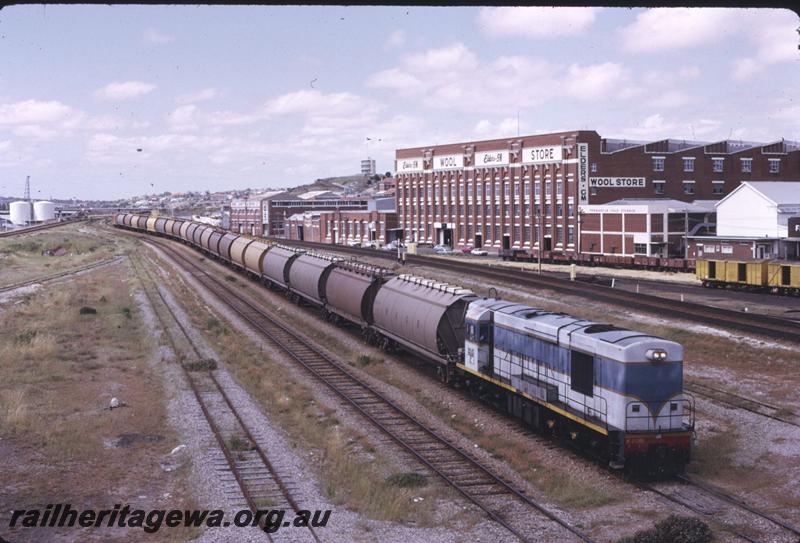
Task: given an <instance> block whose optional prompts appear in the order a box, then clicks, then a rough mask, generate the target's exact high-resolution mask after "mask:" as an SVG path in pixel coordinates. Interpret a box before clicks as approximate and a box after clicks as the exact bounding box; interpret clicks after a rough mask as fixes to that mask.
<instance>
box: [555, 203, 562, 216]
mask: <svg viewBox="0 0 800 543" xmlns="http://www.w3.org/2000/svg"><path fill="white" fill-rule="evenodd" d="M563 215H564V204H556V216H557V217H562V216H563Z"/></svg>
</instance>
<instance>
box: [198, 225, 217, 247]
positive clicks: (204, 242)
mask: <svg viewBox="0 0 800 543" xmlns="http://www.w3.org/2000/svg"><path fill="white" fill-rule="evenodd" d="M213 233H214V229H213V228H212V227H210V226H208V227H206V229H205V230H203V231H202V232H200V248H201V249H205V250H206V251H210V250H211V247H210V246H209V241H210V240H211V235H212V234H213Z"/></svg>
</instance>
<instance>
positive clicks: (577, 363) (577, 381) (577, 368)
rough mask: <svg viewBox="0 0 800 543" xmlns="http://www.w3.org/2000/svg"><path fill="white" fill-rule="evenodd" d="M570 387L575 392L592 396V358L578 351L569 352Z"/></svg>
mask: <svg viewBox="0 0 800 543" xmlns="http://www.w3.org/2000/svg"><path fill="white" fill-rule="evenodd" d="M570 386H571V388H572V390H574V391H575V392H580V393H581V394H585V395H587V396H592V395H593V393H592V392H593V386H594V357H593V356H592V355H589V354H586V353H581V352H578V351H570Z"/></svg>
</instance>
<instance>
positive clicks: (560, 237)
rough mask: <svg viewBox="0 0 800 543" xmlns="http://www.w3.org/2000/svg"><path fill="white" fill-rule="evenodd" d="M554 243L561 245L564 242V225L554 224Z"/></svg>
mask: <svg viewBox="0 0 800 543" xmlns="http://www.w3.org/2000/svg"><path fill="white" fill-rule="evenodd" d="M556 243H557V244H558V245H561V244H562V243H564V227H563V226H556Z"/></svg>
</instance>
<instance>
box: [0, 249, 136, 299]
mask: <svg viewBox="0 0 800 543" xmlns="http://www.w3.org/2000/svg"><path fill="white" fill-rule="evenodd" d="M123 258H125V257H124V256H115V257H114V258H107V259H105V260H100V261H98V262H92V263H91V264H87V265H86V266H81V267H79V268H72V269H69V270H65V271H62V272H59V273H53V274H50V275H43V276H41V277H36V278H34V279H28V280H26V281H20V282H19V283H13V284H11V285H4V286H0V292H8V291H10V290H16V289H18V288H22V287H25V286H28V285H33V284H35V283H44V282H47V281H53V280H54V279H59V278H61V277H66V276H68V275H73V274H75V273H80V272H82V271H86V270H91V269H92V268H98V267H100V266H105V265H106V264H113V263H114V262H117V261H119V260H122V259H123Z"/></svg>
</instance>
